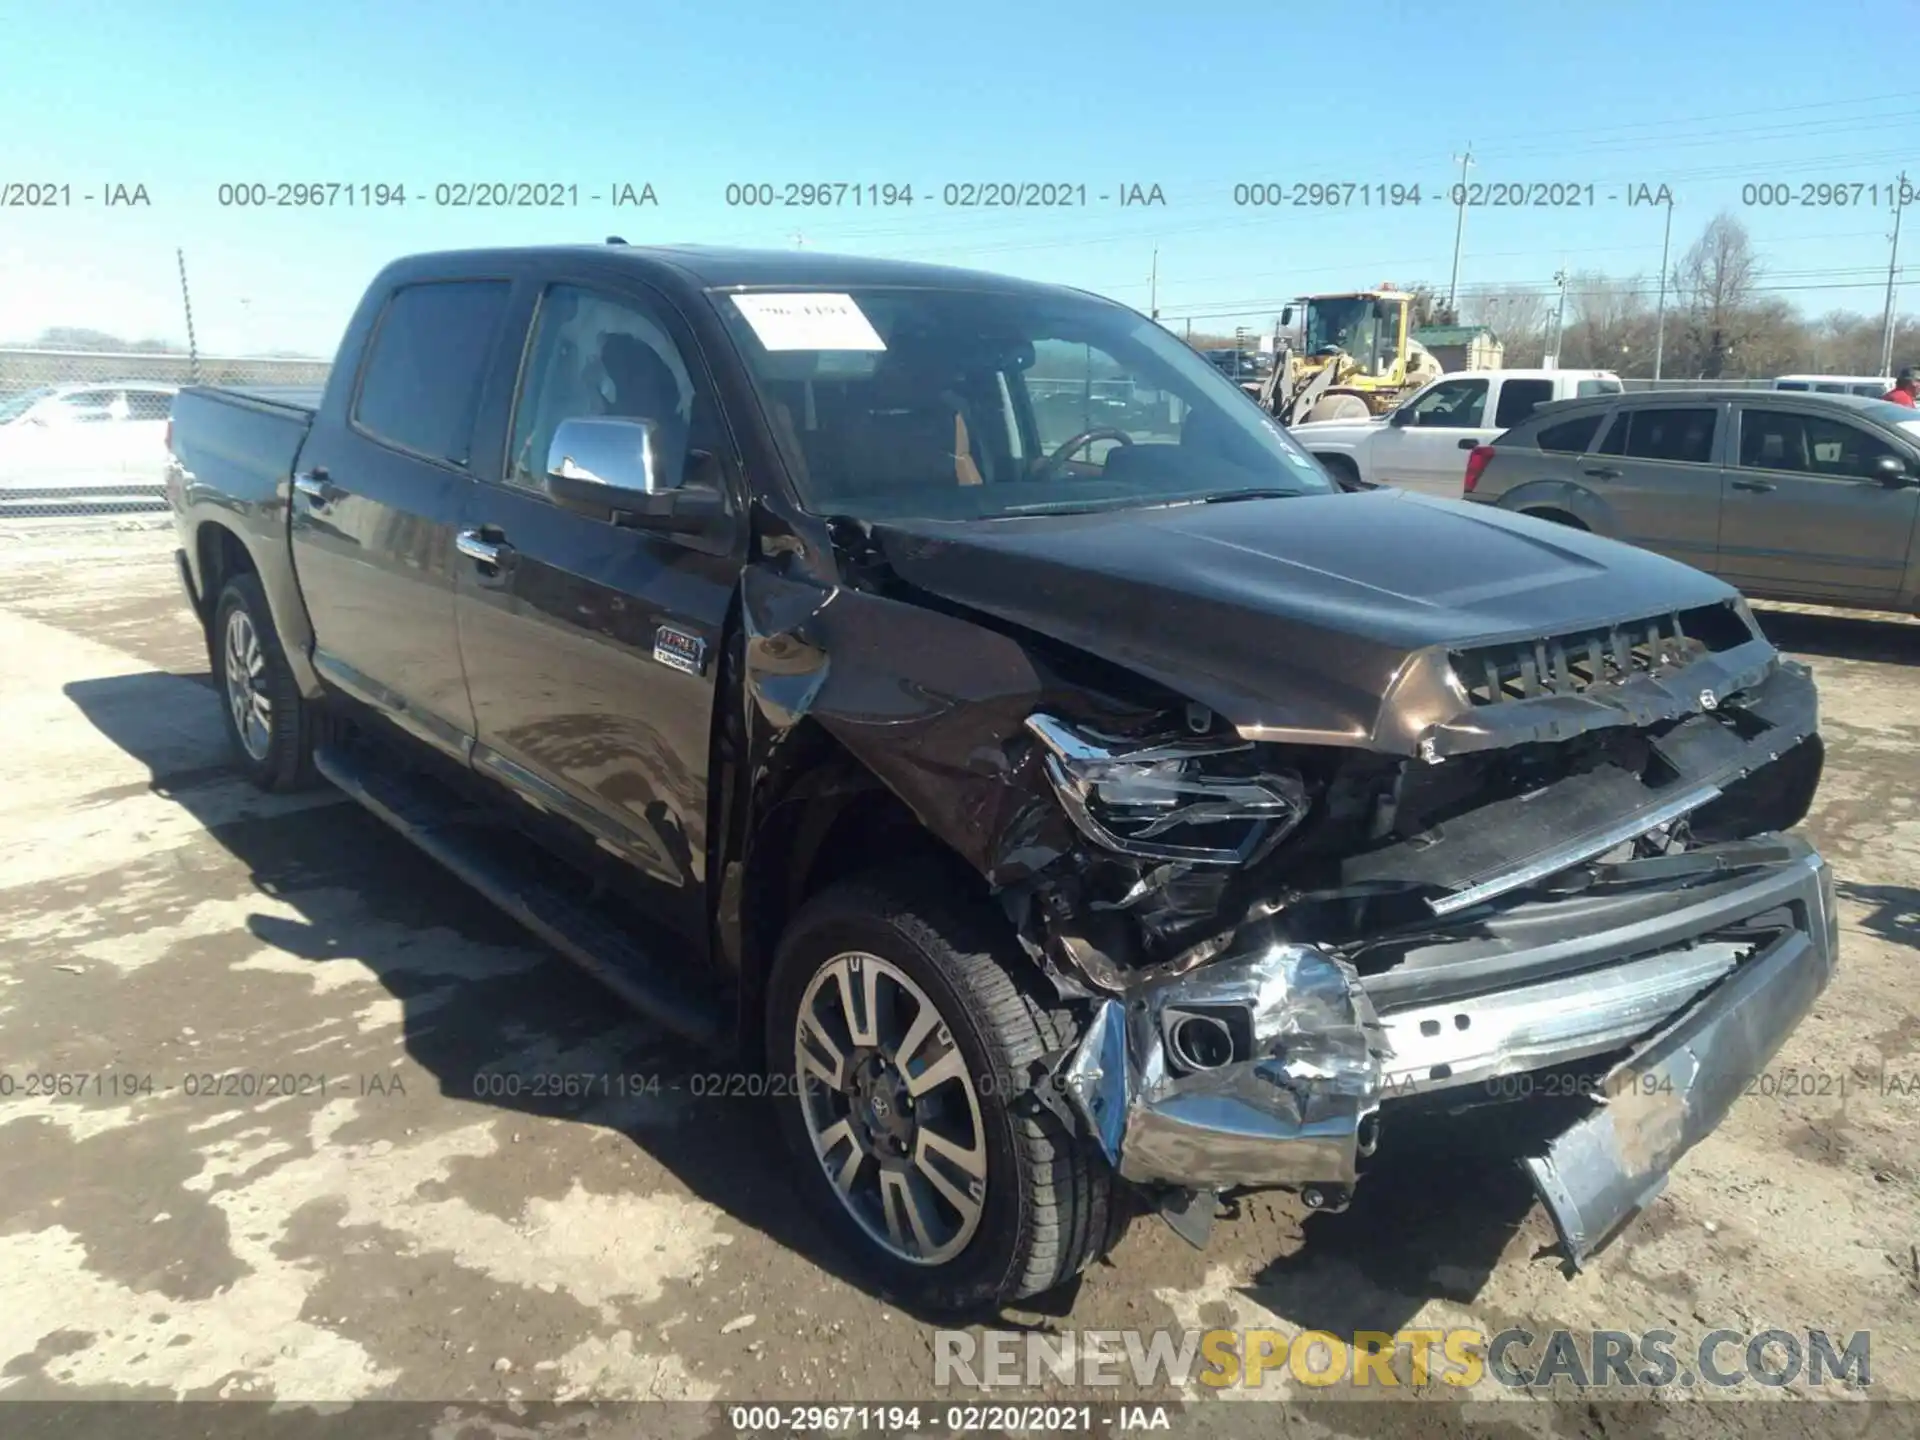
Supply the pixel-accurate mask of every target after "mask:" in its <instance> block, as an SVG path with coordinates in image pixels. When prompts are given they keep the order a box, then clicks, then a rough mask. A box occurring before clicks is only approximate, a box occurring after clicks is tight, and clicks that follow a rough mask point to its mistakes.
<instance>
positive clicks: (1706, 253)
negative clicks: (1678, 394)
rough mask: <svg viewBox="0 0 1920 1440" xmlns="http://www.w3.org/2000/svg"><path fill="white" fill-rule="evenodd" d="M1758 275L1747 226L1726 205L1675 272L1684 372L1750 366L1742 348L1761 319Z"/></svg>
mask: <svg viewBox="0 0 1920 1440" xmlns="http://www.w3.org/2000/svg"><path fill="white" fill-rule="evenodd" d="M1759 279H1760V262H1759V261H1758V259H1756V258H1755V256H1754V253H1753V242H1752V241H1751V240H1750V239H1749V238H1748V236H1747V227H1746V226H1744V225H1742V224H1741V223H1740V222H1739V221H1738V220H1737V219H1735V218H1734V216H1733V215H1732V214H1731V213H1730V212H1728V211H1725V210H1723V211H1721V212H1720V213H1719V214H1718V215H1716V216H1714V217H1713V219H1712V220H1710V221H1708V222H1707V228H1706V229H1705V230H1704V231H1703V232H1702V233H1701V235H1700V238H1699V239H1698V240H1696V241H1694V242H1693V244H1692V245H1691V246H1689V247H1688V249H1687V252H1686V254H1684V255H1682V256H1681V257H1680V263H1679V265H1678V266H1676V267H1675V269H1674V272H1673V295H1674V299H1675V301H1676V308H1677V309H1678V311H1679V313H1680V315H1681V317H1682V323H1681V327H1680V342H1681V364H1680V365H1679V366H1677V367H1676V369H1678V370H1679V371H1680V373H1686V372H1688V371H1691V372H1692V373H1693V374H1695V375H1698V376H1700V377H1701V378H1703V379H1707V380H1717V379H1720V378H1721V377H1722V376H1724V375H1727V374H1729V373H1732V372H1734V371H1735V370H1736V369H1739V370H1748V369H1750V367H1748V366H1747V364H1746V360H1745V357H1744V356H1742V355H1741V353H1740V352H1741V347H1742V345H1743V343H1744V342H1745V341H1746V340H1747V339H1748V338H1750V336H1752V335H1753V334H1754V333H1755V332H1754V327H1755V325H1756V324H1758V323H1759V321H1760V316H1759V315H1758V314H1757V312H1756V311H1755V310H1754V307H1753V298H1754V287H1755V285H1756V284H1757V282H1758V281H1759ZM1752 373H1760V372H1758V371H1754V372H1752Z"/></svg>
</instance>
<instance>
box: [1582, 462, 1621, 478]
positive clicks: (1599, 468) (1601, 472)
mask: <svg viewBox="0 0 1920 1440" xmlns="http://www.w3.org/2000/svg"><path fill="white" fill-rule="evenodd" d="M1581 473H1582V474H1584V475H1591V476H1593V478H1594V479H1596V480H1618V479H1619V478H1620V472H1619V471H1618V470H1616V469H1614V468H1613V466H1611V465H1594V466H1590V467H1589V468H1588V469H1586V470H1583V471H1582V472H1581Z"/></svg>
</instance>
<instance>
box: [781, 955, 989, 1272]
mask: <svg viewBox="0 0 1920 1440" xmlns="http://www.w3.org/2000/svg"><path fill="white" fill-rule="evenodd" d="M794 1070H795V1074H794V1080H795V1085H796V1090H797V1093H798V1097H799V1102H800V1112H801V1115H802V1116H803V1117H804V1119H805V1122H806V1127H807V1134H808V1136H809V1138H810V1139H811V1140H812V1142H813V1150H814V1154H815V1155H816V1156H817V1157H818V1158H819V1161H820V1165H821V1168H822V1169H823V1170H825V1172H826V1175H827V1179H828V1180H829V1181H830V1182H831V1183H832V1185H833V1189H834V1193H835V1194H836V1195H837V1196H838V1197H839V1199H840V1203H841V1204H842V1205H843V1206H845V1207H846V1210H847V1212H848V1214H850V1215H851V1216H852V1217H853V1218H854V1220H856V1221H857V1222H858V1223H859V1225H860V1227H861V1228H862V1229H863V1230H865V1231H866V1233H867V1235H868V1236H869V1237H870V1238H871V1239H872V1240H873V1241H874V1243H875V1244H877V1245H879V1246H881V1247H882V1248H883V1249H885V1250H886V1251H887V1252H888V1253H889V1254H891V1255H893V1256H895V1257H896V1258H898V1259H901V1260H906V1261H909V1262H911V1263H913V1264H917V1265H939V1264H942V1263H944V1262H945V1261H947V1260H950V1259H952V1258H953V1257H954V1256H956V1255H958V1254H959V1253H960V1252H961V1251H962V1250H964V1249H965V1248H966V1246H967V1243H968V1241H970V1240H972V1238H973V1235H974V1232H975V1231H976V1230H977V1229H978V1228H979V1225H980V1216H981V1213H982V1209H983V1207H984V1204H985V1201H986V1193H987V1143H986V1130H985V1127H984V1126H983V1125H982V1124H981V1119H980V1097H979V1093H978V1091H977V1090H976V1089H975V1087H974V1081H973V1077H972V1075H971V1074H969V1072H968V1069H967V1064H966V1058H965V1057H964V1056H963V1055H962V1054H961V1052H960V1048H959V1046H958V1045H957V1044H956V1043H955V1041H954V1037H953V1032H952V1030H951V1028H950V1027H949V1026H948V1024H947V1022H946V1020H945V1019H944V1018H943V1017H942V1016H941V1014H940V1011H939V1009H938V1007H937V1006H935V1004H934V1003H933V1001H932V999H931V998H929V996H928V995H927V992H926V991H925V990H924V989H922V988H921V987H920V986H919V985H918V984H916V983H915V982H914V981H913V979H912V978H910V977H909V976H908V975H907V974H906V973H905V972H904V971H902V970H901V969H900V968H899V967H898V966H895V965H893V964H890V963H889V962H888V961H885V960H882V959H881V958H879V957H878V956H876V955H868V954H864V953H859V952H848V953H845V954H841V955H836V956H834V957H833V958H832V959H831V960H829V961H827V963H826V964H825V965H823V966H821V967H820V969H819V970H818V971H817V972H816V973H815V974H814V976H813V978H812V980H811V981H810V982H809V983H808V985H807V989H806V993H805V994H804V995H803V996H802V997H801V1000H800V1009H799V1014H798V1015H797V1016H796V1017H795V1020H794Z"/></svg>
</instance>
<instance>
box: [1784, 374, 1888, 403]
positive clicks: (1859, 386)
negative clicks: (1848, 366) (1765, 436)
mask: <svg viewBox="0 0 1920 1440" xmlns="http://www.w3.org/2000/svg"><path fill="white" fill-rule="evenodd" d="M1770 388H1772V389H1775V390H1813V391H1817V392H1818V393H1820V394H1822V395H1864V396H1866V397H1867V398H1869V399H1872V400H1878V399H1879V398H1880V397H1881V396H1882V395H1884V394H1886V393H1887V392H1888V391H1889V390H1891V389H1893V376H1891V375H1782V376H1781V377H1780V378H1779V379H1777V380H1775V381H1774V382H1773V385H1772V386H1771V387H1770Z"/></svg>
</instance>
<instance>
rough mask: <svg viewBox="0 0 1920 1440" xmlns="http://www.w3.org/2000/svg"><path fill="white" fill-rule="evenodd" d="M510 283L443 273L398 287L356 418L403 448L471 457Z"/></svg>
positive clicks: (457, 459)
mask: <svg viewBox="0 0 1920 1440" xmlns="http://www.w3.org/2000/svg"><path fill="white" fill-rule="evenodd" d="M509 289H510V287H509V286H508V284H507V282H506V281H504V280H443V281H434V282H431V283H428V284H422V285H406V286H403V287H401V288H400V289H398V290H396V291H394V293H393V296H392V298H390V299H389V300H388V301H387V306H386V309H385V311H384V312H383V313H382V314H381V316H380V321H379V325H378V327H377V328H376V329H375V331H374V335H373V345H372V348H371V350H370V351H369V352H368V354H367V359H366V364H365V366H364V367H363V368H362V370H361V372H360V393H359V396H358V398H357V399H356V400H355V401H354V406H353V423H354V424H355V425H357V426H359V428H360V429H362V430H364V431H366V432H367V433H368V434H369V435H372V436H373V437H374V438H375V439H378V440H384V441H386V442H387V443H388V444H390V445H396V446H399V447H400V448H401V449H404V450H411V451H414V452H415V453H416V454H420V455H427V456H431V457H433V458H434V459H438V460H451V461H452V462H453V463H454V464H456V465H464V464H466V463H467V452H468V447H469V446H470V445H471V443H472V430H473V413H474V407H475V406H476V405H477V404H478V403H479V399H480V379H481V376H482V375H484V374H485V373H486V368H487V358H488V353H489V351H490V350H491V348H492V345H493V337H494V334H495V332H496V331H497V330H498V328H499V324H500V317H501V315H502V314H503V313H504V312H505V310H506V306H507V294H508V291H509Z"/></svg>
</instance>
